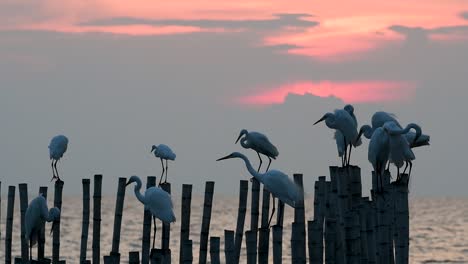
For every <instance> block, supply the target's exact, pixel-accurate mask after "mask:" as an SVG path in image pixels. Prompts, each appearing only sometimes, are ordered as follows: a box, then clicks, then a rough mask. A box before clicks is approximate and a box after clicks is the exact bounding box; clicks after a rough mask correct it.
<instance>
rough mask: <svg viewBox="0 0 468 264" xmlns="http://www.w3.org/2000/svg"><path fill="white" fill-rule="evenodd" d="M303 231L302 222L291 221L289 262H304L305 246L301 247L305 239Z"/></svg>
mask: <svg viewBox="0 0 468 264" xmlns="http://www.w3.org/2000/svg"><path fill="white" fill-rule="evenodd" d="M303 233H304V232H303V230H302V224H301V223H296V222H293V223H292V230H291V263H303V264H305V263H306V254H305V248H304V249H303V248H302V246H303V243H304V240H305V239H304V237H303ZM322 240H323V238H322Z"/></svg>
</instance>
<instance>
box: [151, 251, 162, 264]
mask: <svg viewBox="0 0 468 264" xmlns="http://www.w3.org/2000/svg"><path fill="white" fill-rule="evenodd" d="M150 263H151V264H161V263H164V259H163V255H162V250H161V249H158V248H152V249H151V253H150Z"/></svg>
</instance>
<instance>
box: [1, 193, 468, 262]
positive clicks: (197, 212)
mask: <svg viewBox="0 0 468 264" xmlns="http://www.w3.org/2000/svg"><path fill="white" fill-rule="evenodd" d="M176 197H177V198H178V199H175V200H179V201H175V203H176V204H175V207H176V208H175V210H176V215H177V216H180V204H179V203H180V198H179V197H180V195H176ZM5 198H6V197H3V198H2V214H1V226H0V228H1V240H0V243H1V244H0V261H3V259H4V253H5V251H4V246H5V240H4V239H5V237H4V234H5V217H6V199H5ZM114 199H115V198H111V197H104V198H103V202H102V219H103V220H102V226H101V255H104V254H108V253H109V252H110V250H111V243H112V228H113V219H114V207H115V200H114ZM249 199H250V197H249ZM18 202H19V201H18V199H16V206H17V208H16V209H15V219H14V230H13V256H19V255H20V228H19V227H20V218H19V208H18ZM213 203H214V205H213V211H212V220H211V229H210V236H220V237H221V238H222V239H221V256H224V253H223V241H224V238H223V235H224V230H225V229H230V230H235V227H236V217H237V204H238V198H237V197H236V198H230V197H218V195H215V197H214V201H213ZM49 204H50V205H51V204H53V203H52V201H51V200H50V199H49ZM202 204H203V200H202V198H201V197H196V196H195V197H194V199H193V201H192V216H191V234H190V238H191V239H192V240H193V242H194V252H193V256H194V260H198V247H199V243H198V241H199V234H200V226H201V213H202V207H203V206H202ZM305 205H306V217H307V219H311V218H312V217H313V215H312V213H313V210H312V207H313V198H312V197H308V198H307V199H306V201H305ZM91 207H92V201H91ZM62 209H63V210H62V222H61V232H62V240H61V250H60V254H61V256H62V258H63V259H65V260H67V263H78V257H79V251H80V237H81V217H82V216H81V212H82V211H81V210H82V205H81V198H75V197H67V198H65V199H64V201H63V208H62ZM410 210H411V211H410V213H411V216H410V232H411V233H410V236H411V238H410V239H411V241H410V262H411V263H468V199H455V198H413V199H411V202H410ZM91 212H92V208H91ZM248 213H249V211H248V212H247V214H248ZM292 213H293V211H292V209H291V208H288V207H286V210H285V220H284V223H285V229H284V235H283V236H284V237H283V243H284V244H283V249H284V251H283V257H284V261H285V263H290V255H289V254H290V250H289V241H290V234H291V229H290V228H291V224H290V223H291V222H292V218H293V215H292ZM91 218H92V214H91ZM142 218H143V206H142V205H141V204H139V202H138V201H137V200H136V198H135V197H134V196H133V193H131V192H127V197H126V199H125V207H124V216H123V222H122V232H121V237H122V239H121V243H120V252H121V253H122V254H123V256H122V260H124V262H126V260H127V257H128V253H125V252H129V251H140V247H141V235H142ZM178 220H179V219H178ZM90 222H91V223H90V229H89V230H90V233H89V239H88V259H90V258H91V241H92V219H91V220H90ZM245 223H246V227H245V229H247V228H248V226H249V224H250V220H249V216H248V215H247V217H246V222H245ZM179 224H180V221H177V222H176V223H175V224H174V225H172V231H173V233H172V235H171V242H170V243H171V250H172V252H173V257H172V260H173V261H174V263H175V262H177V263H178V256H179V243H178V238H179V237H178V236H179V232H178V230H180V225H179ZM46 228H47V232H49V230H50V224H48V225H47V227H46ZM160 228H161V225H160V223H158V233H157V238H156V239H157V240H156V241H157V242H156V245H157V246H158V247H159V245H160V240H161V238H160V235H161V233H160ZM51 239H52V237H51V236H47V238H46V255H48V256H50V255H51V250H52V241H51ZM243 246H244V245H243ZM270 246H271V245H270ZM34 250H35V249H34ZM242 253H243V254H244V255H245V250H244V249H243V251H242ZM243 259H244V260H245V256H244V257H243ZM196 262H197V261H194V263H196Z"/></svg>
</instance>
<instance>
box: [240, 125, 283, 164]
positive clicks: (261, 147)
mask: <svg viewBox="0 0 468 264" xmlns="http://www.w3.org/2000/svg"><path fill="white" fill-rule="evenodd" d="M239 140H240V144H241V146H242V147H243V148H245V149H252V150H254V151H255V152H257V156H258V159H259V160H260V164H259V166H258V169H257V172H260V168H261V167H262V158H261V157H260V153H261V154H263V155H265V156H267V158H268V167H267V169H266V171H268V169H269V168H270V165H271V159H276V157H277V156H278V154H279V152H278V149H277V148H276V147H275V146H274V145H273V144H272V143H271V142H270V140H269V139H268V138H267V136H265V135H264V134H262V133H259V132H254V131H251V132H249V131H247V129H242V130H241V132H240V133H239V136H238V137H237V140H236V144H237V142H239Z"/></svg>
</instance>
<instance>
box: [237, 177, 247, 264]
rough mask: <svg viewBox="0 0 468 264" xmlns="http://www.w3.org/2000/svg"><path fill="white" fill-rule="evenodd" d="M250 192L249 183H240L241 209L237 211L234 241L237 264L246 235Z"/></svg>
mask: <svg viewBox="0 0 468 264" xmlns="http://www.w3.org/2000/svg"><path fill="white" fill-rule="evenodd" d="M248 191H249V182H248V181H244V180H241V181H240V183H239V208H238V211H237V225H236V235H235V241H234V246H235V248H234V254H235V258H236V262H239V256H240V251H241V247H242V236H243V234H244V223H245V213H246V211H247V193H248Z"/></svg>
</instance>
